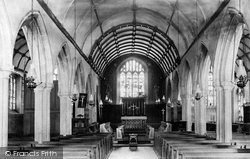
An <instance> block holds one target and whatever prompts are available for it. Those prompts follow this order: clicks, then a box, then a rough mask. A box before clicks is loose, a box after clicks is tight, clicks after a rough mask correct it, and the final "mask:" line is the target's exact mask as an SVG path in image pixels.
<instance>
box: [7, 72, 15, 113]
mask: <svg viewBox="0 0 250 159" xmlns="http://www.w3.org/2000/svg"><path fill="white" fill-rule="evenodd" d="M16 89H17V88H16V76H15V75H13V74H11V75H10V78H9V109H10V110H16Z"/></svg>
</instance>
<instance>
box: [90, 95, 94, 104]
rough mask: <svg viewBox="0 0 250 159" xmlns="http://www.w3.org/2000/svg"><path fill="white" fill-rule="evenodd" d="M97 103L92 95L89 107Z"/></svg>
mask: <svg viewBox="0 0 250 159" xmlns="http://www.w3.org/2000/svg"><path fill="white" fill-rule="evenodd" d="M94 104H95V102H94V97H93V95H92V94H91V95H90V97H89V105H90V106H94Z"/></svg>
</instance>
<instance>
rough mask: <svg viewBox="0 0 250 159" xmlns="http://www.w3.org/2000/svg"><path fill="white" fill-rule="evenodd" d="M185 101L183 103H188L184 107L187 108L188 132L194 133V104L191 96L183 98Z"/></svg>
mask: <svg viewBox="0 0 250 159" xmlns="http://www.w3.org/2000/svg"><path fill="white" fill-rule="evenodd" d="M182 98H183V99H184V100H183V102H182V103H184V102H185V103H186V104H185V105H183V106H182V107H186V109H185V110H186V112H185V114H186V119H185V120H186V121H187V125H186V127H187V131H192V102H191V95H190V94H188V95H185V96H183V97H182Z"/></svg>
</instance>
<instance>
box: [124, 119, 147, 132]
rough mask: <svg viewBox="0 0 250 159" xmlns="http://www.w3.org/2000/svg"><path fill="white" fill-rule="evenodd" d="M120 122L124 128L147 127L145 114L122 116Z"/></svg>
mask: <svg viewBox="0 0 250 159" xmlns="http://www.w3.org/2000/svg"><path fill="white" fill-rule="evenodd" d="M121 122H122V125H124V129H146V127H147V124H146V123H147V117H146V116H122V117H121Z"/></svg>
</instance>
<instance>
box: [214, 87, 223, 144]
mask: <svg viewBox="0 0 250 159" xmlns="http://www.w3.org/2000/svg"><path fill="white" fill-rule="evenodd" d="M215 89H216V140H219V141H220V139H221V138H220V136H221V131H220V129H221V128H220V127H221V118H220V115H221V105H223V97H222V95H223V93H222V87H221V86H216V87H215Z"/></svg>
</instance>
